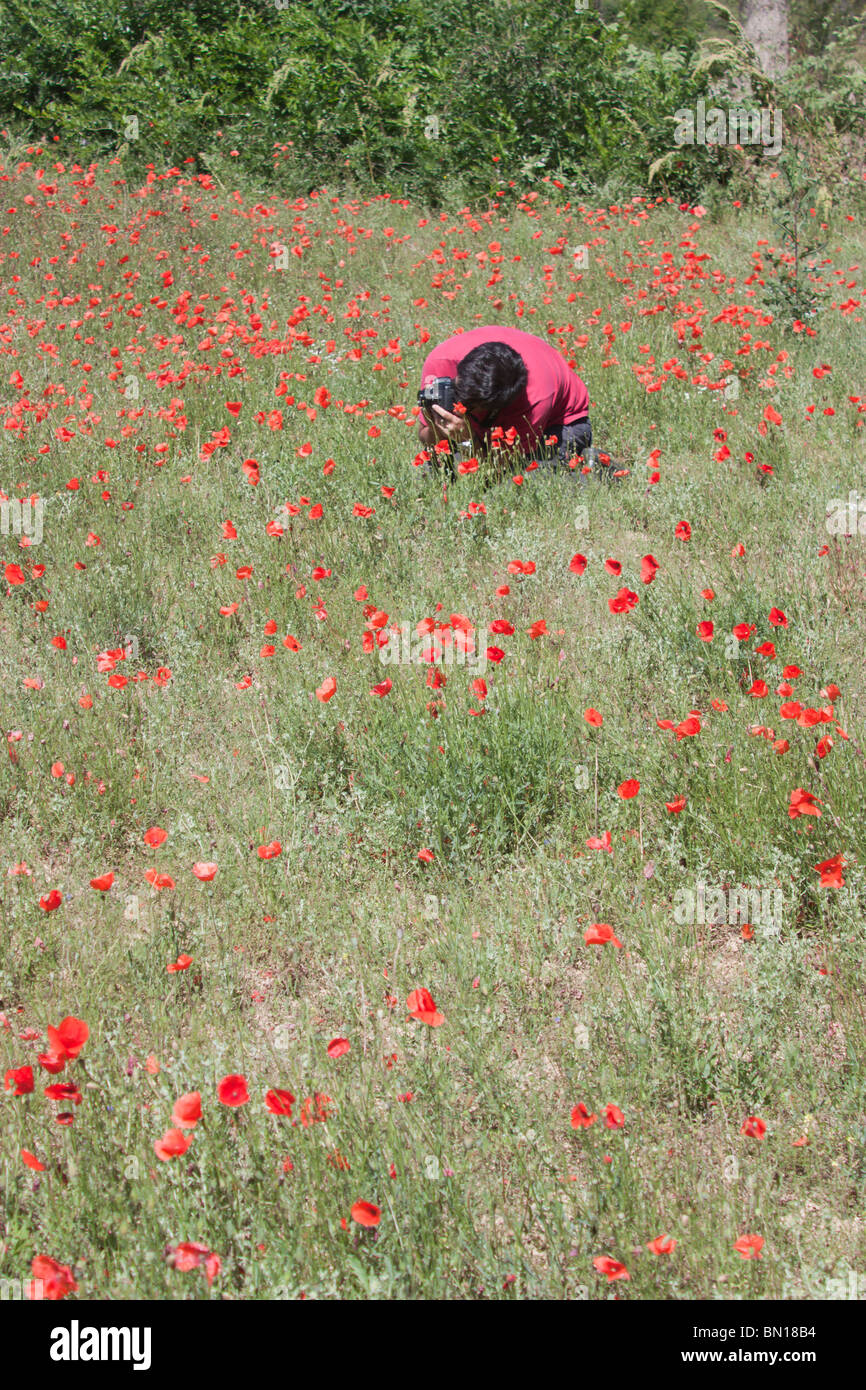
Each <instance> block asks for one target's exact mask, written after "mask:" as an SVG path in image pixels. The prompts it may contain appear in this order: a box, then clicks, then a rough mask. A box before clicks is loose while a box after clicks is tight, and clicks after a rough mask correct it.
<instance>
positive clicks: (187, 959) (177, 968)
mask: <svg viewBox="0 0 866 1390" xmlns="http://www.w3.org/2000/svg"><path fill="white" fill-rule="evenodd" d="M192 959H193V958H192V956H188V955H187V954H186V953H185V952H184V953H182V954H181V955H179V956H178V958H177V960H175V961H172V962H170V964H168V965H167V966H166V967H165V968H166V971H167V972H168V974H169V975H178V974H180V973H181V971H183V970H189V967H190V966H191V965H192Z"/></svg>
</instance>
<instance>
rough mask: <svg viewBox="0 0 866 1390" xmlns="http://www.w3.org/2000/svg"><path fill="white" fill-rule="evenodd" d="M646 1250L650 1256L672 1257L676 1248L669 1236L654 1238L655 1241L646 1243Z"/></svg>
mask: <svg viewBox="0 0 866 1390" xmlns="http://www.w3.org/2000/svg"><path fill="white" fill-rule="evenodd" d="M646 1248H647V1250H648V1251H649V1252H650V1254H651V1255H672V1254H673V1253H674V1251H675V1250H676V1248H677V1243H676V1241H675V1240H673V1239H672V1237H671V1236H667V1235H664V1236H656V1238H655V1240H648V1241H647V1246H646Z"/></svg>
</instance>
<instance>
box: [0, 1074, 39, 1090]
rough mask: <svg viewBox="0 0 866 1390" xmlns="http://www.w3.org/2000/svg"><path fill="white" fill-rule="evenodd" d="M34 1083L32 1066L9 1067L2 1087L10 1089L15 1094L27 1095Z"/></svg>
mask: <svg viewBox="0 0 866 1390" xmlns="http://www.w3.org/2000/svg"><path fill="white" fill-rule="evenodd" d="M35 1084H36V1083H35V1081H34V1079H33V1068H32V1067H10V1069H9V1071H7V1073H6V1076H5V1078H4V1081H3V1089H4V1091H12V1094H13V1095H15V1096H29V1095H30V1093H31V1091H33V1089H34V1087H35ZM13 1086H14V1088H15V1089H14V1091H13V1090H12V1088H13Z"/></svg>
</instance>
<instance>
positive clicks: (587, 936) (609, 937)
mask: <svg viewBox="0 0 866 1390" xmlns="http://www.w3.org/2000/svg"><path fill="white" fill-rule="evenodd" d="M583 940H584V943H585V945H587V946H604V945H605V944H606V943H607V942H608V941H612V942H613V944H614V946H622V942H621V941H617V939H616V937H615V936H614V934H613V927H611V926H609V925H608V923H607V922H594V923H593V925H592V926H591V927H587V929H586V931H585V932H584V934H583Z"/></svg>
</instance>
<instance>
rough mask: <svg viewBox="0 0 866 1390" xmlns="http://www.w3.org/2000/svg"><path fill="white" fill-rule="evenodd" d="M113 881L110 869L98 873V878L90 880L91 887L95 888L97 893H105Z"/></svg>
mask: <svg viewBox="0 0 866 1390" xmlns="http://www.w3.org/2000/svg"><path fill="white" fill-rule="evenodd" d="M113 882H114V874H113V873H112V872H111V870H109V871H108V873H107V874H100V875H99V877H98V878H92V879H91V880H90V886H91V888H95V889H96V891H97V893H107V892H108V890H109V888H110V887H111V885H112V883H113Z"/></svg>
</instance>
